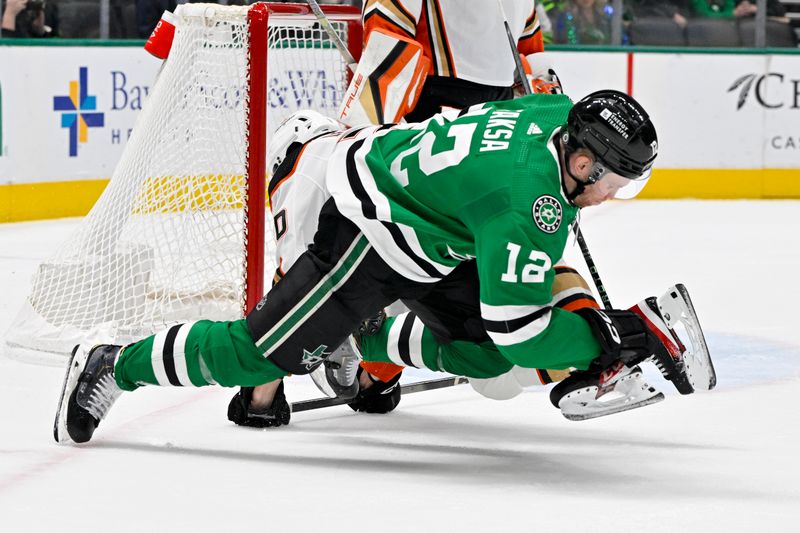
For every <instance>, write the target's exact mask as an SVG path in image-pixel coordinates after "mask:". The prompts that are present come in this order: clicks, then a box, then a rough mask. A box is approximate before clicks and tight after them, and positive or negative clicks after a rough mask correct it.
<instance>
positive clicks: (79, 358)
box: [53, 344, 89, 444]
mask: <svg viewBox="0 0 800 533" xmlns="http://www.w3.org/2000/svg"><path fill="white" fill-rule="evenodd" d="M88 355H89V350H86V349H83V348H81V345H80V344H78V345H76V346H75V348H73V349H72V354H71V355H70V357H69V363H68V364H67V371H66V374H65V375H64V385H63V386H62V387H61V396H60V397H59V398H58V410H57V411H56V419H55V421H54V423H53V438H55V440H56V442H58V443H60V444H65V443H69V442H72V439H71V438H70V436H69V433H68V432H67V406H68V405H69V397H70V396H71V395H72V391H73V390H75V384H76V383H77V381H78V377H79V376H80V375H81V372H82V371H83V368H84V366H86V358H87V357H88Z"/></svg>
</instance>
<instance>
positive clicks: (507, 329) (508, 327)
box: [483, 306, 551, 333]
mask: <svg viewBox="0 0 800 533" xmlns="http://www.w3.org/2000/svg"><path fill="white" fill-rule="evenodd" d="M550 309H551V308H550V307H549V306H547V307H542V308H540V309H537V310H536V311H534V312H533V313H531V314H529V315H526V316H521V317H519V318H514V319H512V320H487V319H486V318H484V319H483V326H484V327H485V328H486V331H487V332H489V333H491V332H493V331H494V332H497V333H512V332H514V331H517V330H518V329H522V328H524V327H525V326H527V325H528V324H530V323H532V322H535V321H537V320H539V319H540V318H542V317H543V316H545V315H548V314H549V313H550Z"/></svg>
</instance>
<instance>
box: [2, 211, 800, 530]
mask: <svg viewBox="0 0 800 533" xmlns="http://www.w3.org/2000/svg"><path fill="white" fill-rule="evenodd" d="M798 217H800V202H788V201H787V202H781V201H773V202H635V203H627V204H625V203H615V204H614V205H610V206H607V207H602V208H598V209H594V210H588V211H587V212H586V213H585V214H584V217H583V230H584V233H585V235H586V238H587V240H588V242H589V245H590V247H591V249H592V252H593V255H594V258H595V260H596V262H597V264H598V267H599V269H600V272H601V274H602V275H603V278H604V281H605V283H606V286H607V288H608V290H609V293H610V295H611V297H612V300H613V301H614V302H615V304H616V305H617V306H619V307H623V306H624V307H627V306H629V305H631V304H632V303H634V302H635V301H637V300H639V299H640V298H641V297H643V296H645V295H648V294H655V293H660V292H662V291H663V290H664V289H666V287H667V286H668V285H670V284H672V283H674V282H683V283H685V284H686V285H687V287H688V288H689V290H690V291H691V294H692V296H693V299H694V303H695V306H696V308H697V311H698V313H699V315H700V319H701V320H702V322H703V324H704V327H705V330H706V334H707V338H708V341H709V344H710V346H711V351H712V354H713V355H714V357H715V363H716V366H717V370H718V375H719V387H718V389H717V390H715V391H713V392H711V393H706V394H696V395H694V396H690V397H681V396H678V395H677V394H675V393H674V391H672V390H670V387H671V386H670V385H669V384H668V383H666V382H664V381H663V380H660V378H658V377H657V376H655V375H653V380H652V383H653V384H654V385H656V386H657V387H659V388H661V389H662V390H664V391H665V392H667V394H668V396H667V399H666V401H664V402H662V403H660V404H657V405H654V406H651V407H646V408H643V409H640V410H637V411H632V412H629V413H623V414H619V415H615V416H611V417H607V418H604V419H597V420H593V421H587V422H569V421H567V420H565V419H563V418H562V417H561V415H560V414H559V412H558V411H557V410H556V409H554V408H552V407H551V406H550V403H549V401H548V399H547V391H546V390H543V389H534V390H532V391H530V392H528V393H526V394H523V395H521V396H519V397H518V398H516V399H514V400H511V401H507V402H494V401H491V400H486V399H483V398H481V397H479V396H477V395H476V394H475V393H473V392H472V390H471V388H470V387H468V386H461V387H455V388H452V389H445V390H441V391H433V392H426V393H421V394H415V395H408V396H407V397H405V398H404V399H403V402H402V403H401V405H400V407H399V408H398V409H397V410H396V411H395V412H393V413H391V414H390V415H387V416H370V415H363V414H355V413H353V412H351V411H350V409H348V408H347V407H335V408H331V409H327V410H320V411H312V412H306V413H298V414H296V415H295V416H294V418H293V420H292V424H291V426H289V427H287V428H281V429H278V430H247V429H242V428H237V427H235V426H233V425H232V424H230V423H229V422H228V421H227V420H226V419H225V409H226V406H227V403H228V399H229V397H230V396H231V394H232V391H231V390H223V389H219V388H206V389H201V390H165V389H157V388H148V389H146V390H141V391H137V392H135V393H132V394H130V395H129V396H123V397H122V398H121V399H120V400H119V402H118V403H117V405H116V406H115V407H114V409H113V410H112V411H111V414H110V415H109V417H108V419H107V420H106V421H104V422H103V424H102V425H101V426H100V428H99V429H98V430H97V433H95V438H94V440H93V441H92V442H91V443H90V444H89V445H85V446H81V447H78V446H59V445H56V444H55V443H54V442H53V441H52V422H53V415H54V411H55V403H56V401H57V395H58V391H59V388H60V384H61V379H62V374H63V372H62V370H61V369H58V368H52V367H43V366H34V365H30V364H24V363H20V362H16V361H10V360H8V359H5V358H2V357H0V424H1V425H0V532H27V531H48V532H57V533H60V532H72V531H75V532H95V531H97V532H100V531H102V532H117V531H126V532H128V531H130V532H134V531H135V532H149V531H152V532H161V531H165V532H166V531H169V532H182V531H187V532H199V531H245V529H244V528H247V530H250V531H266V532H276V533H284V532H294V531H298V532H321V533H326V532H345V531H346V532H357V531H365V532H372V531H380V532H381V533H383V532H394V531H411V532H415V533H416V532H428V531H431V532H444V531H448V530H449V531H453V532H454V533H455V532H460V531H470V532H472V531H476V532H494V531H513V532H520V531H547V532H557V531H566V532H570V533H571V532H574V531H577V530H585V531H592V532H603V531H615V532H620V531H621V532H626V531H635V532H641V531H665V532H682V531H702V532H704V533H706V532H716V531H726V532H727V531H743V532H745V531H746V532H750V531H762V532H765V533H766V532H773V531H798V530H800V529H798V526H797V524H798V522H800V416H799V415H798V414H797V405H798V392H800V327H798V320H797V305H798V300H800V298H799V297H800V291H798V289H797V286H798V280H797V278H798V272H800V222H798ZM77 223H78V221H76V220H65V221H57V222H37V223H23V224H7V225H0V294H2V297H3V299H2V304H0V335H3V334H4V331H5V328H6V327H7V324H8V323H9V322H10V320H11V318H12V317H13V316H14V314H15V313H16V310H17V308H18V307H19V305H20V303H21V302H22V300H23V299H24V297H25V295H26V294H27V292H28V288H29V283H30V276H31V274H32V273H33V271H34V268H35V266H36V264H37V262H38V261H39V260H41V259H43V258H45V257H46V256H47V255H49V252H50V249H51V248H52V247H53V246H54V245H56V244H57V243H58V242H60V241H61V240H62V239H63V238H64V237H65V236H66V234H67V233H68V232H69V231H70V230H71V229H72V228H74V227H75V225H76V224H77ZM567 257H568V258H572V260H571V261H570V262H571V263H572V264H574V265H581V261H580V259H579V257H580V256H579V252H578V251H577V246H575V247H574V248H571V249H570V250H569V252H568V254H567ZM581 266H582V265H581ZM410 377H414V378H419V377H421V375H420V374H419V373H417V375H415V376H410ZM425 377H426V376H425ZM287 390H288V393H289V394H290V396H291V397H292V399H295V400H297V399H304V398H308V397H312V396H316V393H315V391H314V388H313V385H312V384H311V382H310V381H309V380H308V379H307V378H293V380H292V381H291V383H289V385H287Z"/></svg>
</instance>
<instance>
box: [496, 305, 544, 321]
mask: <svg viewBox="0 0 800 533" xmlns="http://www.w3.org/2000/svg"><path fill="white" fill-rule="evenodd" d="M549 308H550V307H549V306H547V305H489V304H485V303H483V302H481V317H482V318H483V319H484V320H489V321H490V322H507V321H509V320H516V319H518V318H523V317H526V316H530V315H532V314H534V313H537V312H539V311H541V310H542V309H549Z"/></svg>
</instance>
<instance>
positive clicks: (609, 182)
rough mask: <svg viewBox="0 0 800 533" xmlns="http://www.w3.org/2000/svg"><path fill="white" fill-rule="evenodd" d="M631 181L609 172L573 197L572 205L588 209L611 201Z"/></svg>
mask: <svg viewBox="0 0 800 533" xmlns="http://www.w3.org/2000/svg"><path fill="white" fill-rule="evenodd" d="M630 184H631V180H629V179H628V178H624V177H622V176H620V175H619V174H614V173H613V172H609V173H607V174H605V175H604V176H603V177H602V178H600V179H599V180H597V181H596V182H595V183H592V184H591V185H587V186H586V188H585V189H584V191H583V192H582V193H581V194H579V195H578V196H577V197H575V200H574V203H575V205H577V206H578V207H589V206H593V205H600V204H602V203H603V202H605V201H606V200H611V199H612V198H614V197H615V196H617V194H619V192H620V191H621V190H622V189H623V188H624V187H629V186H630Z"/></svg>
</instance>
